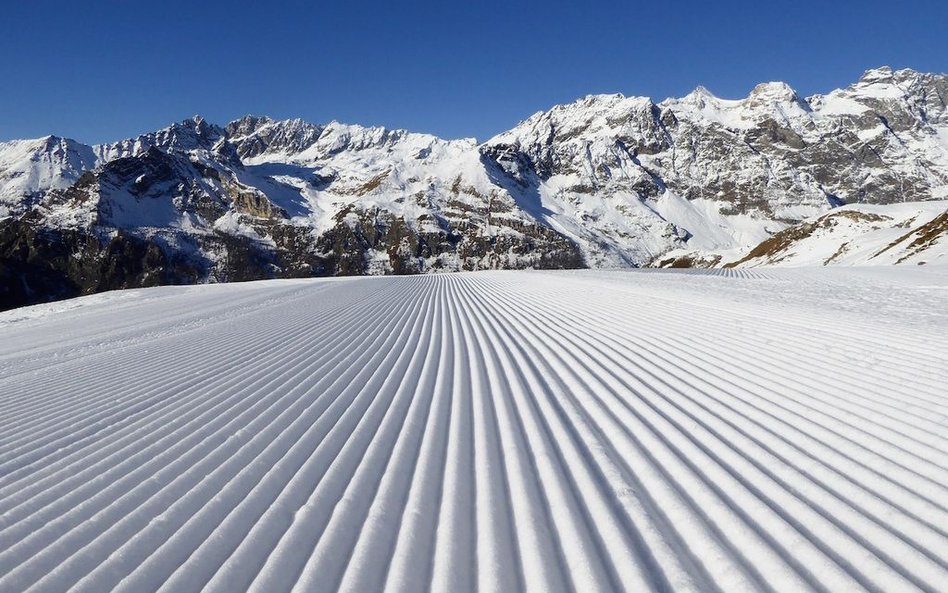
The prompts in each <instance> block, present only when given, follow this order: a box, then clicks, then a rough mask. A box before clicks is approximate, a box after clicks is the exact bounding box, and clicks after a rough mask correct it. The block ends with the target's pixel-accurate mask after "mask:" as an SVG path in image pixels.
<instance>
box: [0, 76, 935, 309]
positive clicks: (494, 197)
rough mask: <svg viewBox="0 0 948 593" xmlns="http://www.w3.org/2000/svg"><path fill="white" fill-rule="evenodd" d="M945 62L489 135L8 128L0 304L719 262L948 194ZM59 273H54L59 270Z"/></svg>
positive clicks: (563, 117) (199, 122)
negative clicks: (134, 133)
mask: <svg viewBox="0 0 948 593" xmlns="http://www.w3.org/2000/svg"><path fill="white" fill-rule="evenodd" d="M946 104H948V77H946V76H945V75H932V74H921V73H917V72H914V71H911V70H899V71H892V70H891V69H888V68H880V69H876V70H870V71H868V72H866V73H865V74H864V75H863V77H862V78H861V79H860V80H859V81H858V82H857V83H855V84H853V85H851V86H849V87H847V88H845V89H840V90H836V91H833V92H831V93H829V94H827V95H819V96H814V97H809V98H801V97H799V96H798V95H797V93H795V92H794V91H793V89H791V88H790V87H788V86H787V85H785V84H783V83H766V84H762V85H759V86H758V87H756V88H755V89H754V90H753V91H752V92H751V93H750V95H749V96H748V97H746V98H745V99H741V100H725V99H720V98H717V97H715V96H713V95H712V94H711V93H710V92H709V91H707V90H705V89H703V88H700V87H699V88H698V89H696V90H695V91H694V92H692V93H691V94H689V95H687V96H686V97H683V98H680V99H668V100H665V101H663V102H660V103H655V102H653V101H652V100H650V99H647V98H638V97H631V98H627V97H623V96H621V95H598V96H589V97H586V98H583V99H580V100H578V101H576V102H574V103H571V104H568V105H560V106H556V107H554V108H552V109H550V110H549V111H546V112H541V113H537V114H536V115H534V116H532V117H531V118H529V119H527V120H526V121H524V122H522V123H520V124H519V125H518V126H516V127H515V128H513V129H512V130H510V131H508V132H505V133H503V134H500V135H498V136H496V137H495V138H492V139H490V140H489V141H487V142H485V143H483V144H481V145H478V144H477V143H476V142H475V141H474V140H443V139H440V138H437V137H434V136H430V135H426V134H416V133H411V132H408V131H405V130H389V129H385V128H378V127H361V126H354V125H344V124H340V123H337V122H331V123H328V124H325V125H316V124H311V123H307V122H304V121H301V120H287V121H275V120H272V119H269V118H266V117H255V116H248V117H244V118H242V119H239V120H237V121H234V122H231V123H230V124H228V125H226V126H223V127H221V126H216V125H213V124H210V123H209V122H207V121H205V120H204V119H202V118H200V117H195V118H193V119H191V120H186V121H184V122H181V123H179V124H174V125H172V126H170V127H168V128H165V129H163V130H159V131H157V132H153V133H149V134H144V135H142V136H140V137H138V138H135V139H129V140H123V141H120V142H116V143H112V144H104V145H97V146H86V145H82V144H80V143H77V142H75V141H72V140H66V139H61V138H57V137H48V138H43V139H39V140H28V141H14V142H9V143H5V144H0V280H2V284H0V291H2V292H0V301H2V302H0V305H2V306H4V307H9V306H15V305H19V304H24V303H27V302H35V301H39V300H45V299H48V298H59V297H62V296H71V295H73V294H81V293H86V292H94V291H97V290H103V289H107V288H119V287H127V286H141V285H149V284H162V283H178V282H200V281H227V280H240V279H252V278H268V277H286V276H310V275H337V274H380V273H422V272H431V271H440V270H444V271H450V270H462V269H467V270H470V269H486V268H523V267H539V268H563V267H582V266H592V267H628V266H643V265H717V264H721V263H725V262H729V261H731V262H733V261H737V260H738V259H740V258H741V257H743V256H744V255H746V254H747V253H748V252H749V251H750V250H751V249H752V248H753V247H754V246H755V245H758V244H759V243H760V242H762V241H766V240H768V239H769V238H770V237H771V236H772V235H773V234H774V233H778V232H780V231H782V230H784V229H786V228H788V227H790V226H792V225H795V224H797V223H800V222H801V221H808V220H812V217H816V216H820V215H822V214H825V213H826V212H828V211H829V210H830V209H832V208H835V207H837V206H840V205H842V204H846V203H861V204H888V203H892V202H901V201H905V200H912V201H918V200H937V199H942V198H948V109H946ZM51 287H53V288H55V290H53V288H51Z"/></svg>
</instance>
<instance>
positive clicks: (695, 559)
mask: <svg viewBox="0 0 948 593" xmlns="http://www.w3.org/2000/svg"><path fill="white" fill-rule="evenodd" d="M945 270H946V268H943V267H942V268H917V267H912V268H909V269H906V268H892V267H886V268H875V269H859V268H845V269H840V268H833V269H799V270H764V269H760V270H733V271H716V272H715V273H674V272H668V271H648V272H647V271H632V272H628V271H625V272H604V271H592V272H591V271H586V272H573V273H554V272H548V273H541V272H486V273H483V272H482V273H474V274H452V275H433V276H421V277H386V278H360V279H323V280H293V281H267V282H253V283H243V284H231V285H209V286H196V287H162V288H156V289H143V290H135V291H128V292H115V293H106V294H103V295H96V296H92V297H84V298H81V299H77V300H75V301H67V302H65V303H59V304H54V305H42V306H37V307H33V308H29V309H21V310H15V311H10V312H7V313H2V314H0V410H2V413H0V544H2V545H0V590H2V591H11V592H12V591H16V592H29V593H37V592H52V591H65V590H70V591H94V592H102V591H115V592H123V591H127V592H135V593H138V592H141V591H165V592H172V591H205V592H213V591H223V592H228V593H230V592H234V591H256V592H264V591H266V592H288V591H337V590H338V591H358V592H364V591H436V592H440V591H451V592H465V591H544V592H546V591H553V592H555V591H620V590H622V591H641V592H645V591H669V592H682V591H691V592H706V591H727V592H729V593H730V592H751V591H753V592H757V591H761V592H763V591H767V592H771V593H782V592H793V593H798V592H801V591H824V592H825V591H829V592H844V591H845V592H849V591H873V592H880V591H893V592H894V591H899V592H903V591H906V592H908V591H945V590H946V589H945V583H946V582H948V569H946V566H948V555H946V550H948V535H946V533H945V529H944V526H945V525H948V512H946V510H945V509H946V508H948V465H946V463H945V453H946V451H948V433H946V431H945V426H946V423H948V389H946V386H948V356H946V352H948V314H946V312H948V273H946V271H945Z"/></svg>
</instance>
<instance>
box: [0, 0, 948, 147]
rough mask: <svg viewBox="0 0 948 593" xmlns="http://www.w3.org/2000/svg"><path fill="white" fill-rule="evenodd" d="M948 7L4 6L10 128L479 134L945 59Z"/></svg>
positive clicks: (112, 134) (816, 87)
mask: <svg viewBox="0 0 948 593" xmlns="http://www.w3.org/2000/svg"><path fill="white" fill-rule="evenodd" d="M946 22H948V2H945V1H944V0H939V1H935V0H932V1H928V0H916V1H907V2H901V3H898V2H892V1H889V2H876V1H873V0H868V1H863V2H859V1H845V0H844V1H840V2H825V1H823V2H807V1H796V2H782V1H777V2H762V1H758V2H750V1H746V2H745V1H735V0H731V1H718V2H710V1H709V2H656V1H654V0H653V1H650V2H600V1H596V0H593V1H587V2H579V1H574V2H560V1H557V0H549V1H546V2H517V1H515V0H509V1H507V2H495V1H493V0H484V1H471V2H461V1H453V0H446V1H442V2H428V1H422V2H408V1H405V2H397V1H390V2H374V1H355V0H348V1H346V2H338V3H337V2H317V1H313V2H296V1H284V2H280V1H276V0H271V1H269V2H267V1H257V2H245V1H243V0H234V1H229V2H225V1H199V0H192V1H189V2H184V1H177V0H161V1H157V2H127V1H117V0H95V1H89V2H83V1H79V0H72V1H70V2H63V1H57V0H53V1H42V0H37V1H35V2H34V1H29V2H7V3H5V6H4V7H3V11H2V17H0V56H3V57H2V58H0V84H2V86H3V88H2V91H0V139H10V138H28V137H39V136H43V135H45V134H50V133H55V134H59V135H64V136H68V137H72V138H75V139H77V140H81V141H84V142H90V143H92V142H102V141H109V140H117V139H120V138H124V137H129V136H134V135H137V134H139V133H141V132H145V131H148V130H152V129H157V128H160V127H163V126H165V125H167V124H169V123H170V122H172V121H178V120H181V119H184V118H186V117H190V116H191V115H194V114H201V115H204V116H205V117H206V118H208V119H209V120H211V121H214V122H218V123H226V122H227V121H229V120H231V119H234V118H236V117H239V116H241V115H243V114H246V113H256V114H265V115H270V116H273V117H277V118H288V117H301V118H303V119H306V120H309V121H313V122H324V121H329V120H332V119H337V120H340V121H344V122H348V123H361V124H366V125H386V126H390V127H401V128H408V129H411V130H416V131H421V132H430V133H434V134H438V135H440V136H443V137H447V138H457V137H467V136H475V137H477V138H478V139H481V140H484V139H487V138H488V137H489V136H491V135H493V134H495V133H497V132H500V131H502V130H505V129H507V128H510V127H512V126H513V125H515V124H516V123H517V122H518V121H520V120H521V119H524V118H526V117H528V116H529V115H530V114H532V113H534V112H536V111H538V110H540V109H546V108H548V107H550V106H552V105H554V104H556V103H562V102H566V101H571V100H573V99H575V98H577V97H580V96H582V95H586V94H589V93H612V92H620V93H623V94H626V95H647V96H651V97H653V98H655V99H657V100H658V99H662V98H665V97H667V96H680V95H683V94H685V93H687V92H689V91H690V90H691V89H693V88H694V87H695V86H696V85H699V84H701V85H704V86H706V87H708V88H709V89H710V90H711V91H712V92H714V93H715V94H716V95H719V96H722V97H727V98H735V97H742V96H745V95H746V94H747V93H748V92H749V91H750V89H751V88H752V87H753V86H754V85H755V84H756V83H757V82H761V81H769V80H784V81H787V82H789V83H790V84H791V85H792V86H794V88H796V89H797V91H798V92H800V93H801V94H804V95H809V94H813V93H817V92H825V91H828V90H830V89H832V88H835V87H837V86H843V85H846V84H848V83H850V82H853V81H854V80H856V79H857V78H858V76H859V75H860V74H861V72H862V71H863V70H865V69H867V68H870V67H875V66H880V65H884V64H888V65H892V66H893V67H911V68H915V69H917V70H922V71H933V72H945V71H948V35H946V34H945V29H944V26H945V23H946Z"/></svg>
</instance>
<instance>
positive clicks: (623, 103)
mask: <svg viewBox="0 0 948 593" xmlns="http://www.w3.org/2000/svg"><path fill="white" fill-rule="evenodd" d="M946 103H948V77H946V76H944V75H930V74H920V73H917V72H913V71H911V70H900V71H897V72H893V71H892V70H891V69H889V68H881V69H877V70H870V71H868V72H866V73H865V74H864V75H863V77H862V78H861V79H860V80H859V82H857V83H856V84H854V85H852V86H850V87H847V88H846V89H842V90H837V91H833V92H832V93H830V94H828V95H822V96H815V97H810V98H809V99H802V98H800V97H799V96H798V95H797V94H796V93H795V92H794V91H793V89H791V88H790V87H789V86H787V85H786V84H783V83H766V84H761V85H758V86H757V87H756V88H755V89H754V90H753V91H752V92H751V93H750V95H749V96H748V97H747V98H745V99H742V100H724V99H719V98H717V97H714V96H713V95H712V94H711V93H710V92H708V91H707V90H706V89H704V88H701V87H699V88H698V89H696V90H695V91H694V92H692V93H691V94H689V95H688V96H686V97H684V98H681V99H669V100H666V101H663V102H661V103H657V104H656V103H653V102H652V101H651V100H649V99H644V98H625V97H622V96H619V95H615V96H591V97H586V98H585V99H582V100H580V101H578V102H576V103H573V104H570V105H563V106H558V107H554V108H553V109H551V110H550V111H548V112H544V113H538V114H536V115H534V116H533V117H531V118H530V119H528V120H527V121H525V122H523V123H521V124H520V125H519V126H517V127H516V128H514V129H513V130H511V131H509V132H505V133H503V134H501V135H499V136H497V137H495V138H493V139H491V140H490V141H488V142H487V143H486V144H485V145H484V146H483V147H482V151H483V152H484V154H485V155H486V156H487V157H488V158H490V159H491V160H493V161H494V162H497V163H498V164H499V165H500V166H501V167H502V168H503V169H504V171H505V172H506V173H507V175H508V177H509V178H511V179H513V180H516V181H517V182H518V183H519V184H521V185H522V186H523V187H525V188H528V189H527V191H529V192H533V193H535V194H537V195H539V196H540V197H541V201H542V202H543V204H544V206H545V207H547V208H548V209H549V210H551V211H552V213H553V214H552V217H553V218H556V219H559V220H560V221H561V222H562V225H563V227H564V228H563V230H564V231H565V232H566V233H567V234H568V235H569V236H571V237H573V238H574V239H576V240H577V241H578V242H579V244H581V245H583V246H584V255H585V256H586V260H587V261H588V262H589V263H590V264H592V265H612V264H622V263H632V264H641V263H643V262H645V261H649V259H651V258H654V257H658V256H663V255H665V254H667V253H669V252H672V253H676V252H688V251H697V252H702V251H704V252H707V251H713V252H728V251H734V250H741V249H746V248H747V247H748V246H751V245H753V244H755V243H757V242H758V241H760V240H762V239H765V238H766V237H767V236H768V235H769V234H770V233H772V232H774V231H776V230H779V229H781V228H782V227H783V226H785V225H787V224H792V223H795V222H798V221H800V220H802V219H804V218H806V217H808V216H813V215H816V214H819V213H821V212H825V211H826V210H827V209H829V208H831V207H835V206H838V205H841V204H844V203H850V202H853V203H855V202H858V203H875V204H886V203H891V202H897V201H904V200H927V199H939V198H944V197H946V196H948V177H946V175H948V127H946V125H945V124H946V117H948V111H946ZM630 237H631V238H632V239H631V240H630ZM643 237H645V239H644V240H643Z"/></svg>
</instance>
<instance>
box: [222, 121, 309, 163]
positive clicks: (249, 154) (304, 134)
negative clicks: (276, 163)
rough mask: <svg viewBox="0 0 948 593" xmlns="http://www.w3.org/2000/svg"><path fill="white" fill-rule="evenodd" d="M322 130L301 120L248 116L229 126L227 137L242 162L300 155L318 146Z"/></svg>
mask: <svg viewBox="0 0 948 593" xmlns="http://www.w3.org/2000/svg"><path fill="white" fill-rule="evenodd" d="M322 131H323V126H319V125H316V124H311V123H308V122H305V121H303V120H301V119H289V120H283V121H275V120H273V119H270V118H269V117H260V116H254V115H247V116H244V117H242V118H240V119H238V120H235V121H232V122H230V123H229V124H228V125H227V128H226V133H227V136H228V138H229V139H230V141H231V142H232V143H233V144H234V146H235V148H236V151H237V154H239V155H240V157H241V158H251V159H252V158H255V157H260V156H263V155H294V154H299V153H301V152H303V151H304V150H306V149H307V148H309V147H310V146H312V145H313V144H315V143H316V141H317V140H318V139H319V136H320V134H321V133H322Z"/></svg>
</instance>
